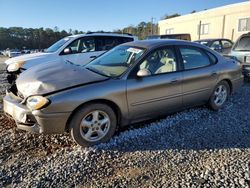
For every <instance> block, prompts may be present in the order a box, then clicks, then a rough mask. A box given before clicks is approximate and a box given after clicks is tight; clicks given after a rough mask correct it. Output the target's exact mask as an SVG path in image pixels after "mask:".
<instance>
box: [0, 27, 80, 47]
mask: <svg viewBox="0 0 250 188" xmlns="http://www.w3.org/2000/svg"><path fill="white" fill-rule="evenodd" d="M79 33H83V32H79V31H77V30H75V31H72V30H71V32H70V33H69V32H66V31H65V30H62V31H59V28H58V27H54V30H52V29H50V28H46V29H44V28H37V29H33V28H22V27H10V28H3V27H0V50H5V49H7V48H10V49H14V48H18V49H23V48H26V49H45V48H48V47H49V46H50V45H51V44H53V43H54V42H56V41H58V40H59V39H61V38H63V37H65V36H68V35H71V34H79Z"/></svg>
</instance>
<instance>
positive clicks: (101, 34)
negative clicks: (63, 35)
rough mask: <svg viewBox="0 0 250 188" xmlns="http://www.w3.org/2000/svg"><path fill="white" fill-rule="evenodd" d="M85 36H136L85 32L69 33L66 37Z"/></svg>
mask: <svg viewBox="0 0 250 188" xmlns="http://www.w3.org/2000/svg"><path fill="white" fill-rule="evenodd" d="M85 36H113V37H127V38H135V37H136V36H133V35H128V34H118V33H85V34H77V35H70V36H68V37H72V38H79V37H85Z"/></svg>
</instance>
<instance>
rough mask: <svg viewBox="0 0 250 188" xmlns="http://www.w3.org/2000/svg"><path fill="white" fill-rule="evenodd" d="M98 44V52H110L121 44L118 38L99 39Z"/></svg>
mask: <svg viewBox="0 0 250 188" xmlns="http://www.w3.org/2000/svg"><path fill="white" fill-rule="evenodd" d="M97 44H98V51H108V50H110V49H112V48H113V47H115V46H117V45H118V44H119V43H118V39H117V37H99V38H98V39H97Z"/></svg>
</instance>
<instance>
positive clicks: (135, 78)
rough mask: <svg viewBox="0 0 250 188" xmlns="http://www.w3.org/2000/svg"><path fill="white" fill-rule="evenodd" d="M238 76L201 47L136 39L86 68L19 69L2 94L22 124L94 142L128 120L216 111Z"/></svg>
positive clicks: (236, 67)
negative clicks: (194, 108)
mask: <svg viewBox="0 0 250 188" xmlns="http://www.w3.org/2000/svg"><path fill="white" fill-rule="evenodd" d="M44 69H46V71H43V70H44ZM242 78H243V75H242V72H241V66H240V64H239V63H238V62H236V61H233V60H227V59H225V58H223V57H222V56H221V55H219V54H218V53H215V52H214V51H213V50H211V49H209V48H207V47H206V46H203V45H200V44H196V43H192V42H187V41H181V40H145V41H136V42H130V43H126V44H122V45H119V46H117V47H115V48H113V49H112V50H110V51H108V52H107V53H105V54H103V55H102V56H100V57H97V58H96V59H95V60H93V61H92V62H90V63H89V64H87V65H86V66H79V65H77V64H75V63H73V62H70V61H68V60H62V61H60V62H57V63H47V64H41V65H38V66H35V67H33V68H32V69H29V70H27V71H25V72H23V73H22V74H21V75H20V76H19V78H18V79H17V81H16V85H13V87H12V88H11V89H10V90H9V91H8V92H7V94H6V96H5V97H4V111H5V113H6V114H8V115H9V116H11V117H12V118H13V119H15V121H16V123H17V127H18V128H19V129H23V130H26V131H31V132H37V133H63V132H65V131H67V132H70V133H71V136H72V137H73V139H74V140H75V141H76V142H77V143H78V144H79V145H82V146H91V145H94V144H98V143H101V142H106V141H108V140H109V139H110V138H111V137H112V136H113V134H114V133H115V131H116V130H117V128H118V127H120V126H126V125H129V124H130V123H135V122H139V121H143V120H147V119H151V118H156V117H160V116H162V115H166V114H168V113H172V112H175V111H179V110H181V109H184V108H189V107H192V106H196V105H201V104H208V105H209V106H210V107H211V108H212V109H214V110H218V109H220V108H222V107H223V105H224V104H225V102H226V100H227V98H228V97H229V95H230V94H231V93H233V92H234V91H236V90H237V89H238V88H239V87H240V86H241V84H242Z"/></svg>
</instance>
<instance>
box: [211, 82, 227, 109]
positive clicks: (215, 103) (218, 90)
mask: <svg viewBox="0 0 250 188" xmlns="http://www.w3.org/2000/svg"><path fill="white" fill-rule="evenodd" d="M229 94H230V87H229V85H228V83H227V82H226V81H221V82H220V83H218V84H217V85H216V87H215V89H214V91H213V94H212V95H211V97H210V99H209V106H210V107H211V108H212V109H213V110H219V109H220V108H222V107H223V106H224V104H225V102H226V100H227V99H228V96H229Z"/></svg>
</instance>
